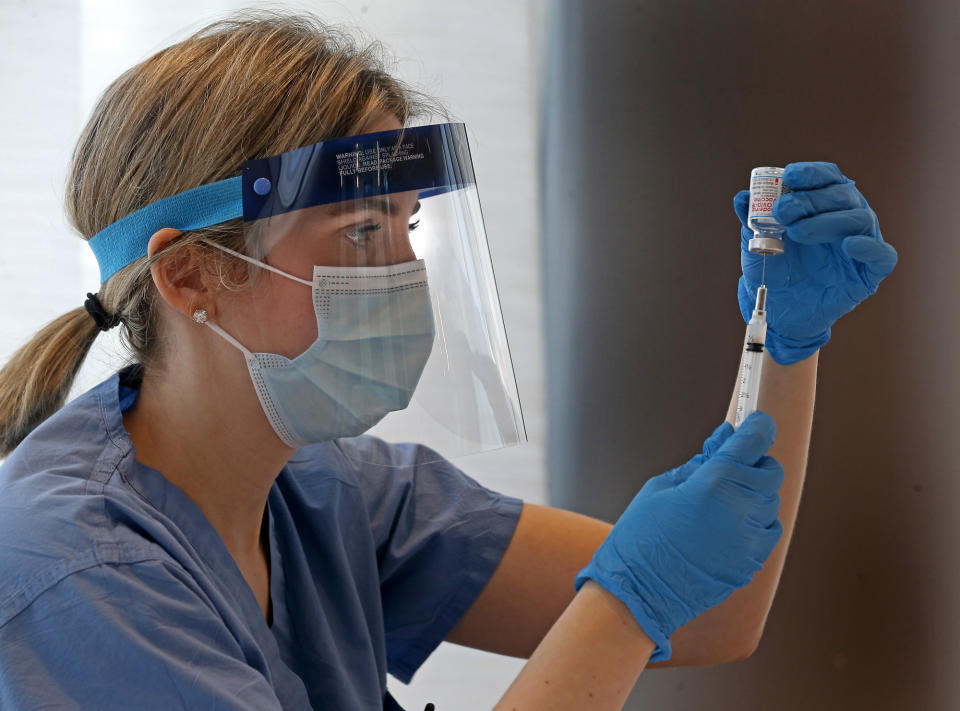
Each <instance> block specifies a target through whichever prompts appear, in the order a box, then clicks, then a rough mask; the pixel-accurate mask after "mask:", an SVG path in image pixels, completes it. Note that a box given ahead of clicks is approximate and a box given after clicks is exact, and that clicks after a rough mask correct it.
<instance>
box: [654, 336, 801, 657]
mask: <svg viewBox="0 0 960 711" xmlns="http://www.w3.org/2000/svg"><path fill="white" fill-rule="evenodd" d="M817 361H818V354H814V355H812V356H811V357H810V358H808V359H807V360H804V361H801V362H799V363H795V364H793V365H789V366H783V365H779V364H778V363H776V362H775V361H774V360H773V359H772V358H770V355H769V354H768V353H767V354H765V355H764V363H763V373H762V378H761V384H760V400H759V403H758V405H759V409H760V410H762V411H763V412H765V413H767V414H768V415H770V416H771V417H772V418H773V419H774V421H775V422H776V423H777V440H776V443H775V444H774V445H773V447H772V448H771V449H770V451H769V452H768V454H769V455H770V456H771V457H774V458H776V459H777V460H778V461H779V462H780V464H782V465H783V469H784V473H785V478H784V482H783V486H782V488H781V489H780V517H779V518H780V522H781V524H782V525H783V536H782V537H781V539H780V542H779V543H778V544H777V547H776V548H775V549H774V551H773V553H772V554H771V555H770V557H769V558H768V559H767V562H766V564H765V565H764V567H763V569H762V570H760V571H758V572H757V574H756V575H755V576H754V578H753V580H752V581H751V582H750V584H749V585H747V586H746V587H744V588H741V589H740V590H737V591H735V592H734V593H733V594H732V595H731V596H730V597H729V598H727V600H725V601H724V602H723V603H721V604H719V605H717V606H716V607H714V608H711V609H710V610H707V611H706V612H704V613H703V614H702V615H700V616H699V617H697V618H696V619H694V620H691V621H690V622H689V623H687V624H686V625H684V626H683V627H681V628H680V629H678V630H677V631H676V632H675V633H674V634H673V637H672V638H671V642H672V644H673V648H674V658H673V659H671V660H670V661H667V662H661V663H659V664H657V665H652V666H674V665H704V664H715V663H717V660H718V659H723V658H734V659H738V658H743V657H746V656H748V655H749V654H750V653H752V651H753V648H754V646H755V645H756V643H757V642H758V641H759V638H760V635H761V633H762V631H763V627H764V624H765V623H766V619H767V615H768V613H769V612H770V607H771V605H772V604H773V598H774V594H775V593H776V590H777V585H778V583H779V581H780V574H781V572H782V571H783V565H784V562H785V560H786V554H787V548H788V546H789V545H790V538H791V535H792V533H793V528H794V524H795V523H796V520H797V509H798V508H799V505H800V494H801V492H802V490H803V482H804V478H805V475H806V468H807V454H808V450H809V447H810V433H811V429H812V425H813V406H814V396H815V393H816V380H817ZM738 382H739V378H738ZM737 392H738V388H737V387H736V386H735V387H734V391H733V397H732V398H731V401H730V407H729V409H728V411H727V421H729V422H731V423H732V422H733V421H734V415H735V413H736V407H737Z"/></svg>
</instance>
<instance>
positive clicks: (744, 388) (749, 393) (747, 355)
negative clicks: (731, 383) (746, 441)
mask: <svg viewBox="0 0 960 711" xmlns="http://www.w3.org/2000/svg"><path fill="white" fill-rule="evenodd" d="M762 369H763V346H762V345H760V344H755V343H749V342H748V343H747V344H746V346H745V349H744V352H743V365H742V367H741V369H740V392H739V393H738V394H737V414H736V418H735V420H734V427H739V426H740V425H741V424H743V421H744V420H745V419H747V416H748V415H749V414H750V413H751V412H753V411H754V410H756V409H757V400H758V398H759V397H760V375H761V371H762Z"/></svg>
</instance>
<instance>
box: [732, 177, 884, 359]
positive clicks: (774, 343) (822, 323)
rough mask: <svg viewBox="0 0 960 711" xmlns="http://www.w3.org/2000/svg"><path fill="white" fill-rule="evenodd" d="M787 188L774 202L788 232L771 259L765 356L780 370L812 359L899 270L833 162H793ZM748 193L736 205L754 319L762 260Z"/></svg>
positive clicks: (747, 300) (745, 292)
mask: <svg viewBox="0 0 960 711" xmlns="http://www.w3.org/2000/svg"><path fill="white" fill-rule="evenodd" d="M783 182H784V184H785V185H786V186H787V187H788V188H790V190H792V191H793V192H790V193H787V194H786V195H781V196H780V197H779V198H777V201H776V202H775V203H774V204H773V217H774V218H775V219H776V220H777V222H779V223H780V224H781V225H783V226H784V227H786V228H787V231H786V233H785V237H786V239H784V252H783V254H780V255H771V256H768V257H767V322H768V324H769V329H768V331H767V350H769V351H770V356H771V357H772V358H773V359H774V360H775V361H776V362H777V363H780V364H781V365H790V364H791V363H796V362H798V361H801V360H804V359H806V358H808V357H810V356H811V355H813V354H814V353H815V352H816V351H817V350H818V349H819V348H820V347H821V346H822V345H823V344H825V343H826V342H827V341H828V340H830V327H831V326H832V325H833V324H834V322H835V321H836V320H837V319H838V318H840V317H841V316H843V315H844V314H845V313H847V312H849V311H852V310H853V308H854V307H855V306H856V305H857V304H859V303H860V302H861V301H863V300H864V299H865V298H867V297H868V296H869V295H870V294H872V293H874V292H875V291H876V290H877V285H878V284H879V283H880V281H881V280H882V279H883V278H884V277H885V276H887V275H888V274H889V273H890V272H892V271H893V268H894V266H896V264H897V250H895V249H894V248H893V247H892V246H891V245H889V244H887V243H886V242H884V241H883V237H882V236H881V235H880V227H879V225H878V224H877V215H876V213H875V212H874V211H873V210H871V209H870V206H869V205H868V204H867V201H866V200H865V199H864V197H863V195H861V194H860V191H859V190H857V187H856V185H855V184H854V182H853V181H852V180H850V179H848V178H846V177H844V175H843V173H841V172H840V169H839V168H837V166H836V165H834V164H833V163H791V164H790V165H788V166H787V167H786V168H785V169H784V171H783ZM749 201H750V191H749V190H742V191H740V192H739V193H737V195H736V197H734V199H733V207H734V210H735V211H736V213H737V217H739V218H740V222H741V223H742V224H743V229H742V230H741V239H740V245H741V264H742V265H743V276H742V277H741V278H740V287H739V294H738V296H739V298H740V311H741V312H742V313H743V318H744V320H746V321H749V320H750V315H751V314H752V313H753V307H754V305H755V304H756V300H757V287H758V286H759V285H760V278H761V268H762V265H763V256H762V255H759V254H751V253H750V252H749V251H747V243H748V242H749V241H750V238H751V237H753V232H751V231H750V230H749V229H748V228H747V226H746V225H747V208H748V206H749Z"/></svg>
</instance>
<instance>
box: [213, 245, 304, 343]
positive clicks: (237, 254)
mask: <svg viewBox="0 0 960 711" xmlns="http://www.w3.org/2000/svg"><path fill="white" fill-rule="evenodd" d="M201 242H203V243H204V244H206V245H209V246H210V247H214V248H216V249H219V250H221V251H223V252H226V253H227V254H232V255H233V256H234V257H237V258H238V259H242V260H243V261H245V262H250V264H256V265H257V266H258V267H261V268H263V269H268V270H270V271H271V272H275V273H276V274H279V275H280V276H285V277H287V278H288V279H293V280H294V281H298V282H300V283H301V284H306V285H307V286H309V287H311V288H312V287H313V282H312V281H307V280H306V279H301V278H300V277H298V276H294V275H293V274H287V273H286V272H285V271H282V270H280V269H277V268H276V267H272V266H270V265H269V264H267V263H265V262H261V261H259V260H257V259H254V258H253V257H248V256H247V255H246V254H242V253H240V252H236V251H234V250H232V249H230V248H228V247H224V246H223V245H219V244H217V243H216V242H211V241H210V240H208V239H204V240H201ZM204 324H205V325H206V326H209V327H210V328H211V329H212V330H213V332H214V333H216V334H218V335H219V336H220V337H221V338H223V339H224V340H225V341H227V343H230V344H231V345H233V346H234V347H235V348H237V349H238V350H239V351H240V352H241V353H243V355H244V356H246V357H247V359H251V358H253V353H251V352H250V351H249V350H248V349H247V348H246V347H244V345H243V344H242V343H240V341H238V340H237V339H236V338H234V337H233V336H231V335H230V334H229V333H227V332H226V331H224V330H223V329H222V328H220V327H219V326H218V325H217V324H215V323H213V322H212V321H210V320H209V319H207V321H205V322H204Z"/></svg>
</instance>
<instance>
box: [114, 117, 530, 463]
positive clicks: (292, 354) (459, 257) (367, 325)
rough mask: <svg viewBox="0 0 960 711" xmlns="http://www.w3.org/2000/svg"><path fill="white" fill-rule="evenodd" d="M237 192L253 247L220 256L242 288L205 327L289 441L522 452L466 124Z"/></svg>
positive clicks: (375, 136)
mask: <svg viewBox="0 0 960 711" xmlns="http://www.w3.org/2000/svg"><path fill="white" fill-rule="evenodd" d="M235 180H236V179H235ZM224 182H226V181H224ZM204 187H207V186H204ZM237 188H239V192H240V194H241V201H242V214H243V219H244V222H245V231H244V235H245V249H244V250H243V252H242V253H240V252H233V251H231V250H226V249H224V248H223V247H219V246H217V247H216V248H217V249H220V250H222V251H225V252H230V254H229V255H227V257H228V258H230V259H235V260H238V261H237V266H238V268H241V269H245V270H247V271H246V274H245V277H246V278H245V279H243V280H242V281H243V287H242V288H239V289H238V290H237V292H236V293H235V294H227V295H226V298H225V299H223V301H222V303H220V304H219V305H218V309H217V311H218V313H217V317H216V319H213V318H211V320H210V321H209V322H208V323H207V325H208V326H210V327H211V328H213V329H214V330H215V331H217V333H218V334H219V335H220V336H221V337H223V338H225V339H226V340H228V341H229V342H230V343H231V344H232V345H234V346H235V347H237V348H238V349H240V350H241V351H242V352H243V353H244V356H245V358H246V360H247V365H248V369H249V371H250V375H251V379H252V381H253V383H254V388H255V390H256V392H257V395H258V397H259V399H260V402H261V405H262V407H263V411H264V413H265V414H266V416H267V419H268V420H269V422H270V424H271V426H272V427H273V429H274V431H275V432H276V433H277V436H278V437H280V439H281V440H283V441H284V442H285V443H287V444H288V445H290V446H294V447H300V446H303V445H306V444H313V443H316V442H321V441H327V440H330V439H336V438H339V437H352V436H356V435H360V434H362V433H366V434H371V435H375V436H377V437H380V438H382V439H384V440H387V441H389V442H416V443H421V444H425V445H427V446H428V447H429V448H431V449H432V450H435V451H436V452H437V453H438V455H439V456H443V457H445V458H456V457H461V456H466V455H469V454H475V453H479V452H483V451H487V450H491V449H497V448H500V447H504V446H508V445H511V444H516V443H519V442H523V441H525V439H526V436H525V432H524V427H523V419H522V414H521V409H520V402H519V397H518V393H517V388H516V382H515V379H514V374H513V366H512V362H511V359H510V353H509V349H508V347H507V340H506V334H505V331H504V326H503V320H502V316H501V311H500V303H499V299H498V296H497V290H496V285H495V281H494V274H493V267H492V264H491V261H490V254H489V249H488V246H487V242H486V236H485V233H484V229H483V220H482V216H481V212H480V200H479V196H478V193H477V187H476V182H475V178H474V172H473V166H472V163H471V160H470V151H469V147H468V144H467V137H466V131H465V128H464V126H463V125H462V124H438V125H432V126H420V127H413V128H406V129H402V130H397V131H386V132H380V133H371V134H364V135H360V136H352V137H347V138H337V139H332V140H328V141H324V142H321V143H317V144H314V145H311V146H305V147H302V148H298V149H296V150H293V151H289V152H287V153H284V154H281V155H278V156H272V157H269V158H264V159H259V160H252V161H248V162H247V163H245V164H244V166H243V172H242V175H241V176H240V177H239V185H237V184H236V183H233V190H234V191H236V190H237ZM184 195H185V194H184ZM175 197H176V196H175ZM211 244H212V243H211ZM213 246H216V245H213ZM95 251H96V250H95ZM101 266H102V264H101ZM343 450H344V451H345V452H348V453H349V454H348V456H350V457H353V458H359V459H361V460H362V461H363V463H368V464H376V465H389V464H391V462H390V461H388V460H387V457H388V455H389V452H388V451H387V450H386V449H384V448H379V447H375V446H369V447H366V446H350V447H345V448H343ZM421 461H422V460H421Z"/></svg>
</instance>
